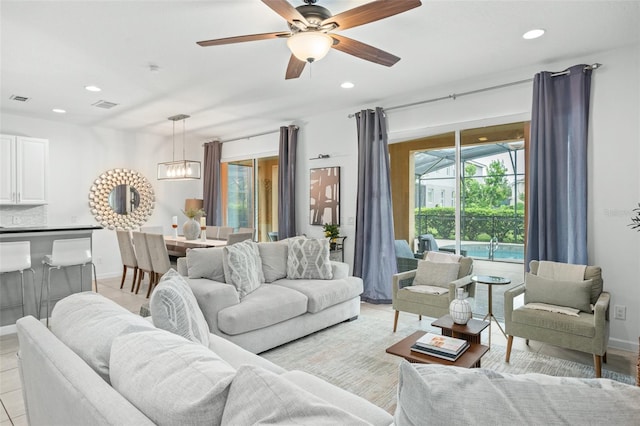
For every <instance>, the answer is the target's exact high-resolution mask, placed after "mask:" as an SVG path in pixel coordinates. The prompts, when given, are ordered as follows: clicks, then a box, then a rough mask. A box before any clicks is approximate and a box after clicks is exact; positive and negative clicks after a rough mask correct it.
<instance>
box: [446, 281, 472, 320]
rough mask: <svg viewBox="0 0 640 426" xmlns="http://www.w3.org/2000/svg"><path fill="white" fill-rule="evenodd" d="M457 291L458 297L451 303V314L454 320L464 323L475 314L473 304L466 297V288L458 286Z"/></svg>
mask: <svg viewBox="0 0 640 426" xmlns="http://www.w3.org/2000/svg"><path fill="white" fill-rule="evenodd" d="M456 291H457V294H456V298H455V299H454V300H453V301H452V302H451V304H450V305H449V315H451V318H452V319H453V322H455V323H456V324H461V325H464V324H466V323H468V322H469V320H470V319H471V317H472V316H473V313H472V312H471V304H470V303H469V301H468V300H466V299H465V298H464V289H462V288H458V289H457V290H456Z"/></svg>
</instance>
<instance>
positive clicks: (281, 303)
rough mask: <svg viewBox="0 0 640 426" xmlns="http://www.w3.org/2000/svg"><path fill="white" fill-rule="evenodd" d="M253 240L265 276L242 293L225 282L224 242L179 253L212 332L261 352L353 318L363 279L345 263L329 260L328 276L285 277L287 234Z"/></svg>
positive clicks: (181, 267)
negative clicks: (277, 238)
mask: <svg viewBox="0 0 640 426" xmlns="http://www.w3.org/2000/svg"><path fill="white" fill-rule="evenodd" d="M236 246H237V245H236ZM257 246H258V249H259V253H260V263H261V268H262V273H263V275H264V281H265V282H264V284H262V285H260V286H259V287H258V288H257V289H255V290H254V291H252V292H250V293H249V294H247V295H246V296H244V297H242V298H241V297H240V294H239V292H238V290H237V288H236V287H235V286H234V285H232V284H228V283H226V282H225V270H224V262H223V257H224V249H223V248H206V249H204V248H203V249H190V250H189V251H188V252H187V256H186V257H184V258H180V259H178V272H179V273H180V275H182V276H184V277H187V279H188V282H189V285H190V286H191V289H192V291H193V293H194V295H195V297H196V299H197V301H198V305H199V306H200V309H201V310H202V313H203V314H204V316H205V319H206V320H207V323H208V325H209V329H210V331H211V333H213V334H216V335H218V336H221V337H224V338H225V339H227V340H230V341H232V342H234V343H236V344H237V345H239V346H241V347H243V348H244V349H246V350H248V351H251V352H253V353H260V352H263V351H266V350H268V349H271V348H274V347H276V346H279V345H282V344H284V343H287V342H290V341H292V340H295V339H298V338H300V337H303V336H306V335H308V334H311V333H313V332H316V331H318V330H322V329H323V328H326V327H329V326H331V325H335V324H338V323H340V322H343V321H347V320H351V319H355V318H357V316H358V315H359V313H360V295H361V294H362V292H363V284H362V279H361V278H359V277H353V276H349V266H348V265H347V264H346V263H342V262H334V261H331V279H288V278H287V276H288V274H287V260H288V251H289V245H288V242H287V240H283V241H278V242H265V243H257ZM227 272H228V271H227ZM227 275H228V274H227Z"/></svg>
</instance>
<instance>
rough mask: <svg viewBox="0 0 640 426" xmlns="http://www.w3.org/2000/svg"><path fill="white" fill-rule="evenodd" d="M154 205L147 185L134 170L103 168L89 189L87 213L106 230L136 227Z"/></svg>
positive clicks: (149, 187)
mask: <svg viewBox="0 0 640 426" xmlns="http://www.w3.org/2000/svg"><path fill="white" fill-rule="evenodd" d="M154 206H155V195H154V193H153V188H152V187H151V184H150V183H149V181H148V180H147V179H146V178H145V177H144V176H143V175H142V174H140V173H139V172H136V171H135V170H129V169H111V170H107V171H106V172H104V173H102V174H101V175H100V176H99V177H98V178H97V179H96V180H95V181H94V182H93V185H91V190H90V191H89V207H91V213H93V215H94V216H95V218H96V220H97V221H98V222H100V225H102V226H104V227H105V228H109V229H134V228H137V227H139V226H140V225H142V224H144V223H145V222H146V221H147V220H148V219H149V217H150V216H151V213H152V212H153V208H154Z"/></svg>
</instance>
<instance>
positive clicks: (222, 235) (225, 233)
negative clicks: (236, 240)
mask: <svg viewBox="0 0 640 426" xmlns="http://www.w3.org/2000/svg"><path fill="white" fill-rule="evenodd" d="M231 234H233V228H232V227H231V226H221V227H220V230H219V231H218V239H219V240H226V239H227V238H228V237H229V235H231Z"/></svg>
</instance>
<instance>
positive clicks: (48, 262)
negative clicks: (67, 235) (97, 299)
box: [38, 238, 98, 327]
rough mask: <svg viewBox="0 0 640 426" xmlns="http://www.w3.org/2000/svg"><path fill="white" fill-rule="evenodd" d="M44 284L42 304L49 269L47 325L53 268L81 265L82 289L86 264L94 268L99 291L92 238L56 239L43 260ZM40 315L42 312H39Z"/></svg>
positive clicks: (41, 290)
mask: <svg viewBox="0 0 640 426" xmlns="http://www.w3.org/2000/svg"><path fill="white" fill-rule="evenodd" d="M42 264H43V265H44V266H43V271H42V284H41V286H40V304H42V293H43V289H44V279H45V272H44V269H47V268H48V269H47V274H46V275H47V327H48V326H49V305H50V303H51V270H52V269H61V268H66V267H69V266H79V267H80V291H82V290H83V289H82V282H83V279H84V276H83V270H84V267H85V265H88V264H89V265H91V267H92V268H93V279H94V280H95V283H96V293H97V292H98V277H97V275H96V265H95V264H94V263H93V259H92V257H91V238H71V239H66V240H54V241H53V249H52V250H51V254H50V255H46V256H45V257H44V259H43V260H42ZM38 316H40V313H39V312H38Z"/></svg>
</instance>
